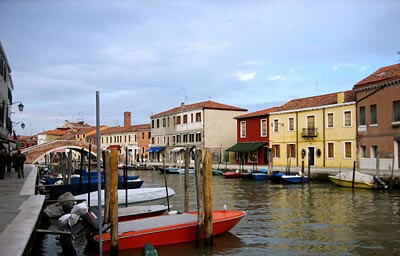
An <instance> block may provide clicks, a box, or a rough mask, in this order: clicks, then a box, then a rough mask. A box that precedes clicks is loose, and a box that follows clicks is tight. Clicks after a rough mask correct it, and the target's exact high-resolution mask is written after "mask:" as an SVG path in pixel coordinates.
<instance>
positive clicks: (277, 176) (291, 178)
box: [269, 172, 308, 184]
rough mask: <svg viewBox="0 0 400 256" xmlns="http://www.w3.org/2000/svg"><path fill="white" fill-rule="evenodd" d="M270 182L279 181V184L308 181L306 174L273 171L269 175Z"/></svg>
mask: <svg viewBox="0 0 400 256" xmlns="http://www.w3.org/2000/svg"><path fill="white" fill-rule="evenodd" d="M269 178H270V179H271V181H272V182H274V183H279V184H297V183H303V182H308V177H307V176H303V177H302V176H301V175H298V174H296V175H286V174H285V173H283V172H274V173H272V174H271V175H270V177H269Z"/></svg>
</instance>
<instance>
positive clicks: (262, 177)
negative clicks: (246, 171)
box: [252, 172, 268, 180]
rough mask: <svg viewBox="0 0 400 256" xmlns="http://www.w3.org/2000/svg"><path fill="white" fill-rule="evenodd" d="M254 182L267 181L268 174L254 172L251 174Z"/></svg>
mask: <svg viewBox="0 0 400 256" xmlns="http://www.w3.org/2000/svg"><path fill="white" fill-rule="evenodd" d="M252 176H253V179H254V180H267V179H268V174H266V173H259V172H255V173H253V174H252Z"/></svg>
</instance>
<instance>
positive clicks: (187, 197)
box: [183, 147, 190, 212]
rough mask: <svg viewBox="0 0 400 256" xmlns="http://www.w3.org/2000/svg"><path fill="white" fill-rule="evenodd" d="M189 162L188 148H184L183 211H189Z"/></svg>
mask: <svg viewBox="0 0 400 256" xmlns="http://www.w3.org/2000/svg"><path fill="white" fill-rule="evenodd" d="M189 164H190V148H188V147H187V148H186V149H185V206H184V210H183V211H184V212H188V211H189Z"/></svg>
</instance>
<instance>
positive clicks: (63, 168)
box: [61, 153, 67, 184]
mask: <svg viewBox="0 0 400 256" xmlns="http://www.w3.org/2000/svg"><path fill="white" fill-rule="evenodd" d="M61 176H62V180H63V183H64V184H67V175H66V172H65V155H64V153H61Z"/></svg>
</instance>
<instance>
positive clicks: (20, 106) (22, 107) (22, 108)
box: [6, 101, 24, 112]
mask: <svg viewBox="0 0 400 256" xmlns="http://www.w3.org/2000/svg"><path fill="white" fill-rule="evenodd" d="M17 103H19V104H18V111H19V112H22V111H24V104H22V102H21V101H16V102H13V103H10V104H6V105H7V106H11V105H14V104H17Z"/></svg>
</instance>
